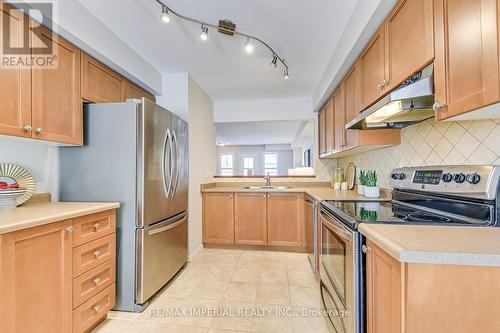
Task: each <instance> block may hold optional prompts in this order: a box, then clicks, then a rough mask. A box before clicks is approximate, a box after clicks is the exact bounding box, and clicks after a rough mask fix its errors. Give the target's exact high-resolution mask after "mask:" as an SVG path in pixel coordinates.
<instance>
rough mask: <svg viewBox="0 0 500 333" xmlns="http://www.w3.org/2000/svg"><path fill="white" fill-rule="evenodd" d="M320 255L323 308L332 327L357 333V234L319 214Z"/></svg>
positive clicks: (342, 332) (323, 213)
mask: <svg viewBox="0 0 500 333" xmlns="http://www.w3.org/2000/svg"><path fill="white" fill-rule="evenodd" d="M319 218H320V221H321V253H320V264H321V268H320V275H321V294H322V300H323V306H324V308H325V310H327V313H328V316H327V317H328V320H329V324H331V325H330V326H331V327H333V328H334V330H332V332H336V333H355V332H358V330H357V329H356V327H358V325H356V320H357V317H358V313H359V309H357V308H356V307H355V306H357V305H358V304H357V303H358V302H356V299H357V296H358V293H357V292H356V290H355V288H357V287H358V283H356V282H357V279H358V273H357V271H356V270H357V269H358V266H357V263H356V258H355V256H356V250H357V234H358V233H357V232H355V231H353V230H350V229H348V228H347V227H346V226H345V225H344V224H342V223H341V222H340V221H338V220H337V219H335V218H334V217H333V216H332V215H330V214H328V213H327V212H326V211H324V210H323V209H321V210H320V216H319Z"/></svg>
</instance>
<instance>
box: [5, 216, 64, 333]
mask: <svg viewBox="0 0 500 333" xmlns="http://www.w3.org/2000/svg"><path fill="white" fill-rule="evenodd" d="M70 227H71V220H67V221H62V222H58V223H52V224H48V225H45V226H41V227H36V228H30V229H26V230H21V231H17V232H13V233H9V234H6V235H2V236H1V246H0V251H1V258H2V260H1V262H0V267H1V269H0V281H1V283H0V290H1V295H2V305H1V307H2V312H1V313H2V320H1V321H0V325H1V326H0V327H1V329H0V331H2V332H19V333H23V332H26V333H28V332H54V333H58V332H59V333H66V332H71V326H72V319H71V318H72V303H71V302H72V297H71V288H72V278H73V275H72V269H71V253H72V238H71V233H70V232H69V230H70V229H69V228H70Z"/></svg>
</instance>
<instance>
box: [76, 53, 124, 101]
mask: <svg viewBox="0 0 500 333" xmlns="http://www.w3.org/2000/svg"><path fill="white" fill-rule="evenodd" d="M81 67H82V98H83V99H85V100H87V101H89V102H94V103H107V102H109V103H113V102H115V103H116V102H123V101H125V88H126V80H125V78H123V77H122V76H120V75H118V74H117V73H115V72H114V71H112V70H111V69H110V68H109V67H107V66H105V65H104V64H102V63H100V62H99V61H97V60H96V59H94V58H92V57H91V56H89V55H88V54H85V53H83V55H82V64H81Z"/></svg>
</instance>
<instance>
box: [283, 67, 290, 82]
mask: <svg viewBox="0 0 500 333" xmlns="http://www.w3.org/2000/svg"><path fill="white" fill-rule="evenodd" d="M283 78H284V79H285V80H288V79H289V78H290V76H288V68H285V70H284V71H283Z"/></svg>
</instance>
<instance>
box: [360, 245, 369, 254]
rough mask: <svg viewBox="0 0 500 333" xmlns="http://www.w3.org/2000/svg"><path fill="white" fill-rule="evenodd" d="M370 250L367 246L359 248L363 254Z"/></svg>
mask: <svg viewBox="0 0 500 333" xmlns="http://www.w3.org/2000/svg"><path fill="white" fill-rule="evenodd" d="M370 250H371V248H370V247H369V246H366V245H363V246H361V251H363V253H368V251H370Z"/></svg>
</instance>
